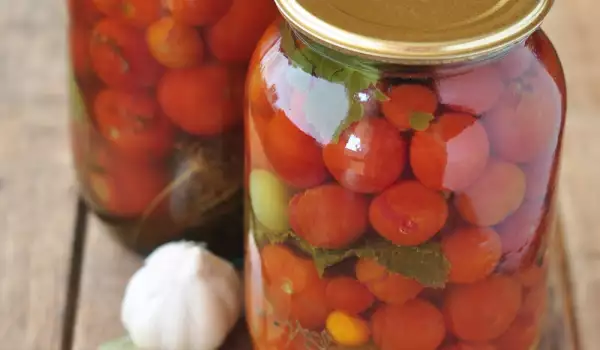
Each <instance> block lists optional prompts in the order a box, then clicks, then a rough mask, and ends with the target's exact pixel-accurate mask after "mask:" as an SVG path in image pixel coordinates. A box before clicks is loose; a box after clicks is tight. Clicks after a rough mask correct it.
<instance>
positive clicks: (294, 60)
mask: <svg viewBox="0 0 600 350" xmlns="http://www.w3.org/2000/svg"><path fill="white" fill-rule="evenodd" d="M281 32H282V34H281V35H282V39H281V48H282V49H283V51H284V53H285V54H286V55H287V57H288V58H289V59H290V61H291V64H292V65H293V66H294V67H298V68H300V69H302V70H303V71H305V72H306V73H309V74H313V75H314V76H315V77H317V78H321V79H323V80H325V81H327V82H331V83H342V84H343V85H344V87H345V91H346V95H347V98H348V99H349V100H351V101H353V102H351V103H350V108H349V111H348V114H347V115H345V118H344V119H343V120H338V119H337V118H335V117H334V118H333V120H335V121H337V122H338V125H337V127H336V128H335V129H334V130H335V131H334V132H333V135H332V136H331V139H332V140H328V141H333V142H337V141H338V138H339V135H340V134H341V133H342V132H343V131H344V130H345V129H346V128H347V127H348V126H349V125H351V124H352V123H353V122H355V121H358V120H360V119H362V118H363V117H364V108H363V106H362V104H361V103H360V102H359V101H356V99H357V96H356V94H357V93H358V92H361V91H365V90H367V89H373V90H374V91H375V98H376V99H377V100H380V101H385V100H386V99H387V96H385V95H384V94H383V93H382V92H381V91H379V90H378V89H376V88H375V86H376V84H377V82H378V81H379V78H380V72H379V70H378V69H377V68H376V67H374V66H373V65H372V64H369V63H368V62H366V61H363V60H360V59H358V58H355V57H351V56H347V55H345V54H342V53H339V52H336V51H335V50H331V49H329V48H326V47H324V46H322V45H318V44H316V43H312V44H311V45H310V47H309V46H306V47H303V48H298V47H297V45H296V42H295V40H294V36H293V34H292V30H291V28H290V27H289V26H288V25H283V26H282V28H281ZM294 85H295V81H294ZM302 85H303V87H304V84H302ZM301 89H303V88H301ZM335 103H336V102H335V101H325V102H324V103H319V104H318V105H316V106H315V109H322V108H326V106H328V105H333V104H335ZM338 107H339V106H338ZM344 107H346V106H344ZM309 109H310V107H308V108H307V110H306V111H305V112H306V114H307V116H308V118H309V119H310V118H311V115H310V111H309ZM338 109H340V108H338ZM321 114H325V113H321ZM312 118H313V119H319V118H318V117H312ZM324 118H332V117H331V116H330V115H327V114H325V116H324ZM321 123H326V124H327V122H321ZM321 123H319V124H321ZM319 126H320V125H319ZM319 130H320V129H319ZM327 133H328V134H330V135H331V133H330V132H327Z"/></svg>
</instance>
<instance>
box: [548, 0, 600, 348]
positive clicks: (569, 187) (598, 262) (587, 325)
mask: <svg viewBox="0 0 600 350" xmlns="http://www.w3.org/2000/svg"><path fill="white" fill-rule="evenodd" d="M591 14H600V3H598V2H597V1H591V0H569V1H564V0H559V1H557V2H556V4H555V8H554V10H553V12H552V13H551V15H550V17H549V18H548V20H547V21H546V23H545V26H544V28H545V29H546V31H547V32H548V33H549V35H550V37H551V39H552V40H553V42H554V44H555V46H556V48H557V50H558V52H559V54H560V57H561V59H562V62H563V65H564V69H565V72H566V75H567V84H568V112H567V113H568V119H567V131H566V135H565V139H564V149H563V158H562V173H561V180H560V181H561V184H560V191H559V192H560V194H559V196H560V203H561V205H560V208H561V214H562V220H563V223H564V227H565V244H566V247H567V252H568V263H569V265H570V269H571V276H572V277H571V279H572V284H573V290H574V303H575V311H576V314H577V316H578V324H579V327H580V329H579V333H580V335H581V337H580V338H581V348H582V349H586V350H595V349H598V348H599V346H600V345H598V344H600V214H599V208H600V206H599V204H598V203H599V200H600V185H599V183H598V179H600V138H599V137H598V130H600V116H599V115H598V111H599V110H600V45H598V42H599V40H600V26H598V25H596V24H595V18H594V17H595V16H593V15H591Z"/></svg>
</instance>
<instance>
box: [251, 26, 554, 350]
mask: <svg viewBox="0 0 600 350" xmlns="http://www.w3.org/2000/svg"><path fill="white" fill-rule="evenodd" d="M370 67H371V66H370V65H368V64H364V62H363V61H362V60H359V59H357V58H356V57H352V56H346V55H344V54H341V53H339V52H336V51H334V50H331V49H326V48H324V47H323V46H320V45H318V44H316V43H314V42H312V41H311V40H308V39H307V38H305V37H302V36H300V35H297V34H296V32H294V31H293V30H291V29H290V27H289V26H287V25H286V24H285V23H278V24H276V25H273V26H272V27H271V28H270V29H269V30H268V31H267V33H266V34H265V36H264V37H263V39H262V41H261V43H260V44H259V48H258V50H257V52H256V55H255V57H254V61H253V63H252V65H251V67H250V72H249V81H248V91H247V100H248V104H247V119H246V138H247V145H246V147H247V150H246V162H247V166H246V167H247V174H246V176H247V183H246V185H247V186H248V193H249V196H248V203H247V208H248V213H247V221H248V232H249V235H248V237H247V257H246V259H247V265H246V266H247V268H246V274H247V279H246V285H247V301H246V305H247V310H248V312H247V316H248V323H249V327H250V331H251V334H252V337H253V340H254V343H255V349H277V350H279V349H294V350H300V349H302V350H305V349H311V350H322V349H323V350H324V349H346V348H348V349H353V348H355V347H357V346H366V347H365V349H367V348H368V349H380V350H399V349H410V350H414V349H430V350H435V349H444V350H458V349H486V350H487V349H496V350H529V349H532V348H534V347H535V346H536V344H537V341H538V339H539V336H540V332H541V328H542V323H543V314H544V310H545V297H546V283H545V275H546V273H547V259H546V257H545V254H546V244H547V240H548V239H549V237H550V233H551V230H552V228H553V225H554V216H555V214H554V210H553V208H554V203H555V184H556V181H557V167H558V160H559V153H560V139H561V133H562V128H563V124H564V101H565V85H564V76H563V73H562V69H561V66H560V62H559V60H558V57H557V56H556V53H555V51H554V49H553V47H552V45H551V44H550V41H549V40H548V38H547V37H546V36H545V34H544V33H543V32H542V31H541V30H538V31H536V32H535V33H534V34H533V35H531V36H530V37H529V38H528V39H527V40H526V41H524V42H521V43H518V44H515V45H513V46H511V47H509V48H508V49H507V50H506V51H504V52H502V53H501V54H499V55H494V56H491V57H484V58H483V59H481V60H478V61H477V62H468V63H463V64H456V65H453V66H451V67H430V68H427V69H416V67H410V66H393V65H387V66H384V67H385V68H383V69H381V70H375V69H371V68H370ZM360 348H361V349H362V347H360Z"/></svg>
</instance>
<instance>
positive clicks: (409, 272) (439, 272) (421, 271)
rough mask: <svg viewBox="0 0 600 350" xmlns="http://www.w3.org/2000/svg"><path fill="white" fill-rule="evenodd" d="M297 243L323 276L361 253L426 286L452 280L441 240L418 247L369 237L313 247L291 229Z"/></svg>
mask: <svg viewBox="0 0 600 350" xmlns="http://www.w3.org/2000/svg"><path fill="white" fill-rule="evenodd" d="M287 235H288V237H289V238H292V239H293V242H294V244H295V245H296V246H297V247H298V248H300V249H301V250H302V251H304V252H306V253H307V254H308V255H310V256H312V259H313V261H314V263H315V266H316V267H317V271H318V272H319V275H320V276H323V274H324V273H325V270H326V269H327V268H329V267H331V266H334V265H336V264H339V263H340V262H342V261H344V260H345V259H348V258H352V257H358V258H366V259H374V260H375V261H377V262H378V263H379V264H381V265H383V266H385V267H386V268H387V269H388V270H389V271H391V272H395V273H398V274H401V275H403V276H406V277H408V278H412V279H414V280H416V281H419V282H420V283H421V284H423V285H424V286H426V287H434V288H441V287H443V286H444V285H445V284H446V282H447V280H448V273H449V271H450V263H449V262H448V260H447V259H446V257H445V256H444V255H443V254H442V248H441V246H440V244H439V243H425V244H423V245H420V246H417V247H402V246H397V245H394V244H392V243H390V242H388V241H386V240H383V239H375V240H367V241H363V242H361V243H360V244H358V245H356V246H354V247H351V248H349V249H339V250H332V249H321V248H315V247H312V246H311V245H310V244H308V243H307V242H306V241H304V240H303V239H302V238H300V237H298V236H296V235H295V234H294V233H293V232H288V233H287Z"/></svg>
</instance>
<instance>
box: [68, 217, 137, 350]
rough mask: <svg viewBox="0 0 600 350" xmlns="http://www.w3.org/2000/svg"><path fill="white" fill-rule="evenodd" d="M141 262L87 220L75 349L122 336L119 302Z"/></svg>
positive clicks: (93, 221) (88, 348)
mask: <svg viewBox="0 0 600 350" xmlns="http://www.w3.org/2000/svg"><path fill="white" fill-rule="evenodd" d="M141 264H142V260H141V259H140V258H139V257H137V256H135V255H134V254H132V253H130V252H129V251H127V250H126V249H125V248H124V247H123V246H122V245H121V244H120V243H119V242H117V241H116V240H114V239H113V238H112V236H110V235H109V234H108V233H106V232H105V231H104V229H103V228H102V226H101V223H100V221H99V220H98V219H97V218H95V217H90V220H89V223H88V229H87V238H86V244H85V255H84V260H83V266H82V275H81V286H80V292H79V305H78V310H77V317H76V324H75V330H74V341H73V349H74V350H92V349H96V348H97V347H98V345H100V344H102V343H104V342H106V341H108V340H111V339H114V338H118V337H120V336H123V334H124V333H125V331H124V329H123V327H122V326H121V321H120V311H121V300H122V298H123V291H124V290H125V286H126V284H127V281H128V280H129V278H130V277H131V275H133V273H134V272H135V271H136V270H137V269H138V268H139V267H140V266H141Z"/></svg>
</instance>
